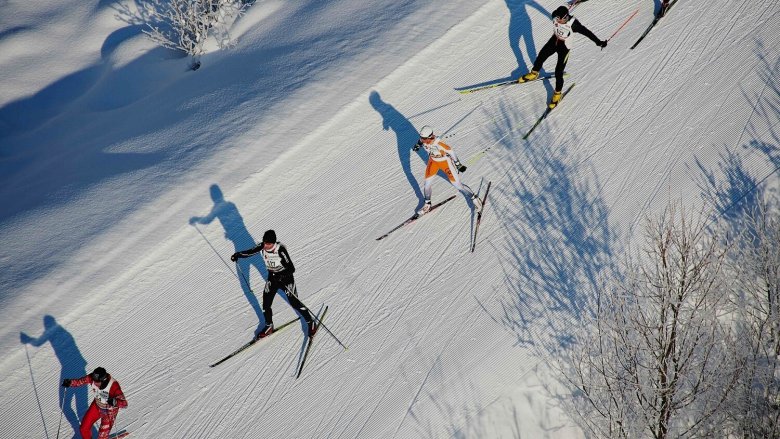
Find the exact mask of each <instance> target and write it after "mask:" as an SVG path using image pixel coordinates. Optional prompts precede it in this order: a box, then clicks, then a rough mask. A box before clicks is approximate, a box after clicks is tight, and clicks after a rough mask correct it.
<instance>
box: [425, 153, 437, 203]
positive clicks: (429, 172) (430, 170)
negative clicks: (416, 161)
mask: <svg viewBox="0 0 780 439" xmlns="http://www.w3.org/2000/svg"><path fill="white" fill-rule="evenodd" d="M436 172H438V168H437V166H436V162H435V161H433V160H428V165H426V166H425V183H423V196H424V197H425V202H426V203H430V201H431V195H432V193H433V188H431V184H433V177H435V176H436Z"/></svg>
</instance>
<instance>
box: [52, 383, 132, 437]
mask: <svg viewBox="0 0 780 439" xmlns="http://www.w3.org/2000/svg"><path fill="white" fill-rule="evenodd" d="M85 385H89V386H90V390H91V393H92V394H94V396H95V398H94V399H93V400H92V404H90V406H89V408H88V409H87V413H86V414H85V415H84V419H82V420H81V429H80V430H81V437H82V439H92V424H94V423H95V422H97V420H98V419H100V429H99V430H98V439H108V435H109V433H111V428H112V427H113V426H114V421H115V420H116V414H117V412H119V409H120V408H125V407H127V400H126V399H125V395H124V394H123V393H122V387H120V386H119V382H118V381H116V380H114V378H112V377H111V375H109V374H108V372H106V370H105V369H104V368H102V367H98V368H97V369H95V370H94V371H93V372H92V373H91V374H89V375H87V376H85V377H81V378H76V379H68V378H65V379H64V380H62V387H79V386H85Z"/></svg>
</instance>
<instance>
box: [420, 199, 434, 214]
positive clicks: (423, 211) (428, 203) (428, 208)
mask: <svg viewBox="0 0 780 439" xmlns="http://www.w3.org/2000/svg"><path fill="white" fill-rule="evenodd" d="M430 211H431V200H425V204H423V207H422V208H421V209H420V210H418V211H417V216H422V215H425V214H426V213H428V212H430Z"/></svg>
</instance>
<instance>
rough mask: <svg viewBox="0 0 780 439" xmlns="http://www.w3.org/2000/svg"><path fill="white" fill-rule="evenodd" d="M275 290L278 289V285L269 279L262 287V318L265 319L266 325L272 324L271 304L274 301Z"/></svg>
mask: <svg viewBox="0 0 780 439" xmlns="http://www.w3.org/2000/svg"><path fill="white" fill-rule="evenodd" d="M277 290H279V285H277V284H276V282H271V281H270V280H269V281H267V282H266V283H265V289H263V319H265V324H266V325H272V324H273V311H271V305H272V304H273V303H274V296H276V291H277Z"/></svg>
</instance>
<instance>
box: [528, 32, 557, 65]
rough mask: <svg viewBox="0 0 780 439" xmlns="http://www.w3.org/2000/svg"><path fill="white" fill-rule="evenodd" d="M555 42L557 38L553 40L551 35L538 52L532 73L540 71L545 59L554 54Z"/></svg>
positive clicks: (553, 37)
mask: <svg viewBox="0 0 780 439" xmlns="http://www.w3.org/2000/svg"><path fill="white" fill-rule="evenodd" d="M556 40H557V38H555V35H553V36H552V38H550V39H549V40H547V43H545V45H544V46H542V50H540V51H539V56H537V57H536V61H534V67H533V71H534V72H538V71H540V70H542V65H544V62H545V61H547V58H549V57H551V56H552V54H553V53H555V46H556V44H555V43H556Z"/></svg>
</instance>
